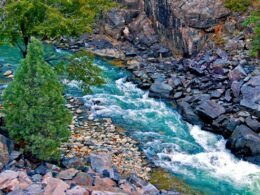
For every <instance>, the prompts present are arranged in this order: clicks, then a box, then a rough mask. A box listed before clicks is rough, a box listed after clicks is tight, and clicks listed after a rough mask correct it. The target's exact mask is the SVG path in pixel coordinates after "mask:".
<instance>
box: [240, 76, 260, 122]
mask: <svg viewBox="0 0 260 195" xmlns="http://www.w3.org/2000/svg"><path fill="white" fill-rule="evenodd" d="M241 92H242V95H243V99H242V100H241V102H240V104H241V105H242V106H244V107H246V108H249V109H251V110H252V111H253V112H255V114H256V115H257V116H258V117H260V76H255V77H252V78H251V79H250V80H249V81H248V82H247V83H246V84H244V85H243V86H242V88H241Z"/></svg>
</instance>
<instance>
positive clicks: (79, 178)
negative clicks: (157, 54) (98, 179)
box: [73, 172, 93, 186]
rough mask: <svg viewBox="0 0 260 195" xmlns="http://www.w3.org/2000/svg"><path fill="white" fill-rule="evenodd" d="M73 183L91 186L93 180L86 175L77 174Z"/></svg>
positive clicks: (82, 173)
mask: <svg viewBox="0 0 260 195" xmlns="http://www.w3.org/2000/svg"><path fill="white" fill-rule="evenodd" d="M73 183H75V184H77V185H80V186H92V184H93V178H92V177H91V176H90V175H89V174H87V173H84V172H79V173H78V174H77V175H76V177H75V178H74V179H73Z"/></svg>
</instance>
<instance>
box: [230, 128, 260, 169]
mask: <svg viewBox="0 0 260 195" xmlns="http://www.w3.org/2000/svg"><path fill="white" fill-rule="evenodd" d="M226 147H227V148H228V149H230V150H231V152H232V153H234V154H235V155H237V156H240V157H242V158H247V160H250V161H251V162H258V160H260V159H258V158H259V157H260V135H258V134H256V133H255V132H254V131H252V130H251V129H250V128H248V127H247V126H245V125H240V126H238V127H236V129H235V130H234V132H233V133H232V135H231V137H230V138H229V139H228V141H227V144H226ZM258 165H260V161H259V163H258Z"/></svg>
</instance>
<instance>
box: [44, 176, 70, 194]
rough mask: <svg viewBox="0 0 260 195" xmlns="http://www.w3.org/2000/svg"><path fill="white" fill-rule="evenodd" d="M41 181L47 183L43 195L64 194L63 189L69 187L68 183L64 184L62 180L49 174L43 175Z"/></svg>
mask: <svg viewBox="0 0 260 195" xmlns="http://www.w3.org/2000/svg"><path fill="white" fill-rule="evenodd" d="M43 183H45V184H46V185H47V186H46V188H45V191H44V195H50V194H53V195H54V194H59V195H65V191H66V190H67V189H69V185H68V184H66V183H65V182H64V181H62V180H61V179H57V178H53V177H50V176H47V177H45V178H44V180H43Z"/></svg>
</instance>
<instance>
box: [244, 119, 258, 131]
mask: <svg viewBox="0 0 260 195" xmlns="http://www.w3.org/2000/svg"><path fill="white" fill-rule="evenodd" d="M245 122H246V124H247V126H248V127H250V128H251V129H252V130H254V132H256V133H260V122H259V121H258V120H257V119H252V117H250V116H249V117H247V118H246V121H245Z"/></svg>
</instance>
